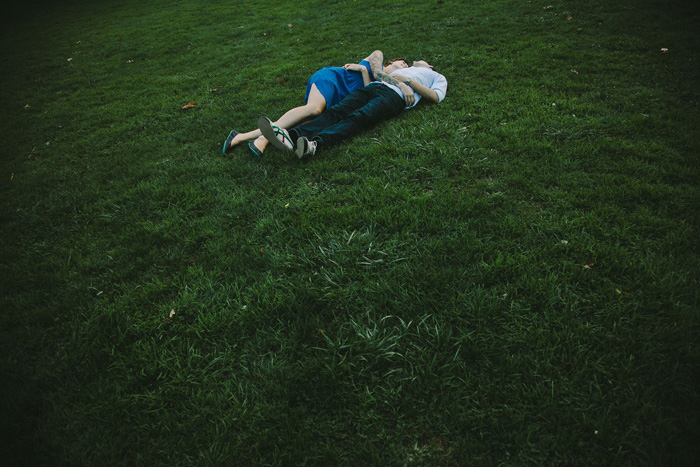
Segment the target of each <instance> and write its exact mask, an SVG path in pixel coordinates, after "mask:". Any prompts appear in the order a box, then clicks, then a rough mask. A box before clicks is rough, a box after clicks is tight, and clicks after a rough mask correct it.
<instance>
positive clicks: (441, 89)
mask: <svg viewBox="0 0 700 467" xmlns="http://www.w3.org/2000/svg"><path fill="white" fill-rule="evenodd" d="M436 75H437V76H436V77H435V79H434V80H433V84H432V85H430V89H432V90H433V91H435V93H436V94H437V96H438V103H440V102H442V100H443V99H444V98H445V94H447V78H445V77H444V76H442V75H441V74H440V73H436Z"/></svg>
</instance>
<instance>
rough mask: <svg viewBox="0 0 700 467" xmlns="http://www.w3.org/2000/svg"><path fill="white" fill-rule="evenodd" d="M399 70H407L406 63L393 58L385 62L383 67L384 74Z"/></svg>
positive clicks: (401, 59) (400, 59)
mask: <svg viewBox="0 0 700 467" xmlns="http://www.w3.org/2000/svg"><path fill="white" fill-rule="evenodd" d="M401 68H408V62H407V61H406V60H404V59H403V58H394V59H393V60H389V61H388V62H386V65H385V66H384V73H386V74H389V73H391V72H392V71H396V70H400V69H401Z"/></svg>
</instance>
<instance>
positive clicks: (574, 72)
mask: <svg viewBox="0 0 700 467" xmlns="http://www.w3.org/2000/svg"><path fill="white" fill-rule="evenodd" d="M569 71H571V72H572V73H573V74H575V75H578V71H577V70H574V69H573V68H572V69H571V70H569Z"/></svg>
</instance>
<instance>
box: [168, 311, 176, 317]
mask: <svg viewBox="0 0 700 467" xmlns="http://www.w3.org/2000/svg"><path fill="white" fill-rule="evenodd" d="M173 316H175V310H170V314H169V315H168V318H172V317H173Z"/></svg>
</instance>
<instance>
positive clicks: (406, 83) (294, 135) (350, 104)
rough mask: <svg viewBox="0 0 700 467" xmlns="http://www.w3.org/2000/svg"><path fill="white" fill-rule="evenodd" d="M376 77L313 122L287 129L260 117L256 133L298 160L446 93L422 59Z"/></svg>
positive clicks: (443, 81) (437, 100)
mask: <svg viewBox="0 0 700 467" xmlns="http://www.w3.org/2000/svg"><path fill="white" fill-rule="evenodd" d="M377 77H378V78H379V79H380V81H377V82H374V83H370V84H369V85H367V86H365V87H364V88H361V89H358V90H357V91H353V92H352V93H350V94H348V96H347V97H345V98H344V99H343V100H342V101H340V103H338V104H337V105H335V106H333V107H331V108H330V109H329V110H328V111H326V112H324V113H322V114H321V115H319V116H318V117H316V118H315V119H313V120H311V121H309V122H306V123H304V124H302V125H299V126H296V127H294V128H290V129H289V130H287V129H284V128H280V127H278V126H276V125H274V124H273V123H272V122H271V121H270V119H269V118H267V117H264V116H263V117H260V119H259V120H258V126H259V127H260V131H261V132H262V134H263V135H264V136H265V137H266V138H267V139H268V140H269V141H270V142H271V143H272V144H273V145H274V146H275V147H277V148H279V149H282V150H286V151H291V152H294V153H295V154H296V155H297V156H298V157H299V158H302V157H305V156H309V155H313V154H315V153H316V151H317V150H318V149H319V148H322V147H323V148H325V147H330V146H333V145H336V144H338V143H340V142H341V141H343V140H345V139H346V138H349V137H351V136H354V135H356V134H358V133H359V132H361V131H363V130H365V129H367V128H370V127H371V126H374V125H376V124H377V123H379V122H380V121H382V120H385V119H387V118H390V117H393V116H395V115H398V114H399V113H401V112H402V111H403V110H405V109H410V108H413V107H415V105H416V104H417V103H418V102H419V101H420V100H423V99H424V100H425V101H427V102H431V103H434V104H438V103H440V102H442V101H443V99H445V94H446V93H447V79H446V78H445V76H443V75H441V74H440V73H438V72H436V71H435V70H434V69H433V67H432V66H431V65H430V64H429V63H428V62H425V61H423V60H418V61H415V62H413V66H411V67H409V68H403V69H401V70H395V71H393V72H391V73H390V74H385V73H382V72H378V73H377Z"/></svg>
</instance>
